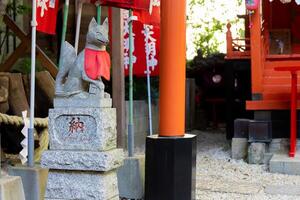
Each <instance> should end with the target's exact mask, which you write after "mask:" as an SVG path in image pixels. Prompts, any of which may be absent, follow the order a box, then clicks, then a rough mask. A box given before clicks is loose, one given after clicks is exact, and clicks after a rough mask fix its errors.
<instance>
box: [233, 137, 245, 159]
mask: <svg viewBox="0 0 300 200" xmlns="http://www.w3.org/2000/svg"><path fill="white" fill-rule="evenodd" d="M247 153H248V139H247V138H232V141H231V157H232V158H233V159H237V160H240V159H245V158H246V157H247Z"/></svg>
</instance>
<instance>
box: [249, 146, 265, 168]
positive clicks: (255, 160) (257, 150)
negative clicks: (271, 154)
mask: <svg viewBox="0 0 300 200" xmlns="http://www.w3.org/2000/svg"><path fill="white" fill-rule="evenodd" d="M265 153H266V144H265V143H251V144H250V146H249V148H248V162H249V164H264V157H265Z"/></svg>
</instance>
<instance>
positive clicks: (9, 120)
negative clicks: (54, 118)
mask: <svg viewBox="0 0 300 200" xmlns="http://www.w3.org/2000/svg"><path fill="white" fill-rule="evenodd" d="M1 123H3V124H9V125H15V126H22V125H24V122H23V119H22V117H19V116H11V115H7V114H3V113H0V124H1ZM34 126H37V127H41V128H47V127H48V118H35V119H34Z"/></svg>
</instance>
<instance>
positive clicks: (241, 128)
mask: <svg viewBox="0 0 300 200" xmlns="http://www.w3.org/2000/svg"><path fill="white" fill-rule="evenodd" d="M249 121H250V120H249V119H236V120H234V137H235V138H248V137H249Z"/></svg>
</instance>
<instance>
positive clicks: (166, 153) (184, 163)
mask: <svg viewBox="0 0 300 200" xmlns="http://www.w3.org/2000/svg"><path fill="white" fill-rule="evenodd" d="M196 156H197V138H196V136H194V135H190V134H185V136H184V137H159V136H157V135H153V136H148V137H147V139H146V161H145V166H146V167H145V199H147V200H190V199H191V200H192V199H196Z"/></svg>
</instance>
